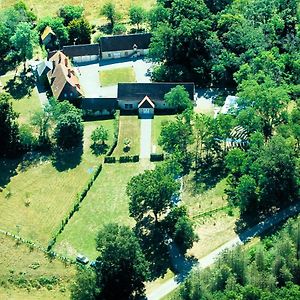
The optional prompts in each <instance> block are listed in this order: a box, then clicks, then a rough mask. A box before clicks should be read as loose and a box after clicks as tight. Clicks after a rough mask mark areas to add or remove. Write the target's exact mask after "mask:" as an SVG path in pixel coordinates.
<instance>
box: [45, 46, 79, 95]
mask: <svg viewBox="0 0 300 300" xmlns="http://www.w3.org/2000/svg"><path fill="white" fill-rule="evenodd" d="M49 62H50V63H51V64H52V66H51V70H50V71H48V73H47V77H48V81H49V84H50V87H51V90H52V93H53V96H54V97H55V98H57V99H60V100H64V99H70V100H72V99H77V98H80V97H83V96H84V94H83V91H82V89H81V87H80V83H79V80H78V78H77V76H76V74H75V71H74V69H73V67H72V66H71V63H70V61H69V59H68V57H67V56H65V55H64V54H63V53H62V52H61V51H57V52H56V53H55V54H54V55H52V56H51V58H50V59H49Z"/></svg>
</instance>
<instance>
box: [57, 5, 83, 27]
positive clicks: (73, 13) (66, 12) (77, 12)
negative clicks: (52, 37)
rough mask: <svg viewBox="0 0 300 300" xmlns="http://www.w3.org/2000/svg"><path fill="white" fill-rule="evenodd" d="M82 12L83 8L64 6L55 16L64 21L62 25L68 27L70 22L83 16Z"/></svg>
mask: <svg viewBox="0 0 300 300" xmlns="http://www.w3.org/2000/svg"><path fill="white" fill-rule="evenodd" d="M83 11H84V8H83V6H79V5H64V6H63V7H61V8H60V9H59V10H58V12H57V14H58V16H59V17H61V18H63V19H64V25H65V26H68V25H69V23H70V22H71V21H73V20H75V19H80V18H81V17H82V16H83Z"/></svg>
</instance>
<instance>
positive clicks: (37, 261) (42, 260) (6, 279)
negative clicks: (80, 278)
mask: <svg viewBox="0 0 300 300" xmlns="http://www.w3.org/2000/svg"><path fill="white" fill-rule="evenodd" d="M0 251H1V258H0V264H1V268H0V278H1V282H2V283H1V286H2V287H1V288H0V299H66V298H68V295H69V292H68V291H67V289H68V286H69V283H70V282H71V281H72V280H73V277H74V275H75V271H76V270H75V267H74V266H73V265H70V266H68V265H65V264H64V263H62V262H61V261H60V260H57V259H52V260H49V258H48V257H46V256H45V254H44V253H43V252H41V251H39V250H35V249H30V248H29V247H28V246H27V245H24V244H17V243H16V241H15V240H14V239H12V238H11V237H9V236H5V235H1V236H0ZM41 278H45V279H49V280H51V278H56V279H58V284H51V286H50V285H49V284H48V285H47V287H48V288H49V289H50V288H53V289H54V290H53V296H51V292H52V291H51V292H50V291H48V290H47V289H46V288H47V287H46V286H45V285H43V284H41ZM23 279H25V280H27V281H29V282H30V283H31V284H25V286H24V287H28V289H30V294H29V293H28V291H27V290H25V289H22V284H23V282H24V280H23ZM23 285H24V284H23ZM32 286H36V287H40V288H41V290H39V291H36V289H33V288H32ZM17 287H18V288H19V289H16V288H17ZM62 291H65V292H62ZM32 293H33V294H32ZM41 294H42V295H43V297H40V298H39V297H38V295H40V296H41ZM47 294H48V297H46V298H44V295H47ZM29 295H30V297H29ZM35 295H36V297H35ZM55 295H57V297H55Z"/></svg>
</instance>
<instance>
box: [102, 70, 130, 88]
mask: <svg viewBox="0 0 300 300" xmlns="http://www.w3.org/2000/svg"><path fill="white" fill-rule="evenodd" d="M99 77H100V85H101V86H103V87H104V86H111V85H116V84H118V83H119V82H136V78H135V72H134V69H133V67H132V66H131V67H124V68H118V69H110V70H103V71H100V72H99Z"/></svg>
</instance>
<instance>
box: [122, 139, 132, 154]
mask: <svg viewBox="0 0 300 300" xmlns="http://www.w3.org/2000/svg"><path fill="white" fill-rule="evenodd" d="M123 143H124V148H123V150H124V151H125V152H128V151H129V150H130V146H131V140H130V139H129V138H125V139H124V142H123Z"/></svg>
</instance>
